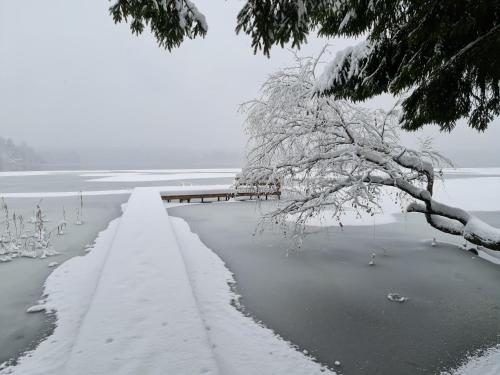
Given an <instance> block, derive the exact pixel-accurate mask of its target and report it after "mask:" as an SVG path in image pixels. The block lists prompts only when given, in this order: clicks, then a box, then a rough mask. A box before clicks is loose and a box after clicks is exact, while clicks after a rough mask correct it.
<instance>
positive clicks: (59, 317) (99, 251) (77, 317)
mask: <svg viewBox="0 0 500 375" xmlns="http://www.w3.org/2000/svg"><path fill="white" fill-rule="evenodd" d="M125 206H126V205H125V204H124V205H122V212H123V211H124V210H125ZM120 220H121V216H120V217H118V218H116V219H113V220H111V221H110V222H109V224H108V226H107V228H106V229H104V230H103V231H101V232H99V233H98V235H97V237H96V240H95V245H94V247H93V248H92V250H91V251H88V252H87V253H86V254H83V255H80V256H75V257H73V258H71V259H68V260H67V261H66V262H64V263H63V264H62V265H60V266H59V267H58V268H56V269H55V270H54V271H53V272H52V273H51V274H50V275H49V276H48V278H47V279H46V281H45V283H44V288H43V294H42V299H41V300H40V301H39V302H40V303H42V304H43V305H44V306H45V309H46V311H47V313H50V314H55V317H56V326H55V328H54V331H53V332H52V334H50V335H49V336H47V337H46V338H45V339H43V340H42V341H41V342H40V343H39V344H38V346H37V347H36V348H35V349H33V350H31V351H28V352H26V353H24V354H23V355H22V356H21V357H20V358H19V359H18V361H17V364H16V365H14V366H6V363H4V364H1V365H0V375H4V374H5V375H6V374H9V375H15V374H20V375H35V374H37V375H38V374H40V375H41V374H51V373H57V371H59V370H60V369H61V368H63V367H64V366H65V364H66V361H67V360H68V356H69V354H70V352H71V349H72V345H73V339H74V337H76V336H77V334H78V329H79V327H80V325H81V323H82V321H83V319H84V317H85V314H86V311H87V310H86V309H87V307H88V306H89V305H90V301H91V299H92V298H93V295H94V291H95V289H96V287H97V283H98V281H99V276H100V273H101V270H102V268H103V267H104V264H105V260H106V257H107V254H108V252H109V251H110V248H111V244H112V242H113V239H114V237H115V235H116V231H117V228H118V226H119V223H120ZM2 366H3V367H2Z"/></svg>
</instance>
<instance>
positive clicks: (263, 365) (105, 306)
mask: <svg viewBox="0 0 500 375" xmlns="http://www.w3.org/2000/svg"><path fill="white" fill-rule="evenodd" d="M171 220H172V219H170V218H169V216H168V214H167V212H166V210H165V208H164V206H163V204H162V201H161V200H160V197H159V194H158V190H157V189H149V188H137V189H135V190H134V193H133V194H132V196H131V198H130V199H129V202H128V203H127V206H126V209H125V211H124V214H123V216H122V217H121V218H118V219H116V220H113V221H112V222H111V223H110V225H109V227H108V228H107V229H106V230H105V231H103V232H101V234H100V235H99V237H98V239H97V241H96V244H95V247H94V249H93V250H91V251H90V252H89V254H88V255H86V256H83V257H75V258H73V259H71V260H69V261H67V262H66V263H64V264H62V265H61V266H59V267H58V268H56V269H55V271H54V272H53V273H52V274H51V275H50V276H49V278H48V279H47V281H46V283H45V294H46V296H45V298H43V299H42V300H40V301H39V305H40V306H43V308H44V309H46V310H47V311H51V312H55V314H56V316H57V326H56V328H55V331H54V333H53V334H52V335H51V336H50V337H48V338H47V339H46V340H45V341H43V342H42V343H41V344H40V345H39V346H38V347H37V348H36V349H35V350H34V351H33V352H31V353H29V354H28V355H26V356H24V357H22V358H21V359H20V360H19V363H18V364H17V365H16V366H15V367H10V368H6V369H3V370H0V374H2V375H4V374H19V375H35V374H51V375H63V374H64V375H67V374H72V375H79V374H82V375H83V374H85V375H89V374H96V375H97V374H99V375H102V374H120V375H122V374H131V375H132V374H134V375H135V374H148V375H155V374H176V375H177V374H179V375H183V374H186V375H191V374H214V375H215V374H220V375H238V374H241V375H247V374H248V375H253V374H260V375H266V374H269V375H275V374H297V375H298V374H320V373H321V374H323V373H329V371H328V370H327V369H325V368H323V367H322V366H321V365H319V364H318V363H316V362H314V361H312V360H311V359H310V358H308V357H306V356H305V355H304V354H303V353H300V352H298V351H297V350H295V348H293V346H292V345H291V344H289V343H287V342H285V341H283V340H281V339H280V338H279V337H277V336H276V335H274V334H273V332H272V331H270V330H269V329H267V328H264V327H262V326H261V325H259V324H257V323H255V322H254V321H253V320H251V319H250V318H248V317H245V316H244V315H243V314H242V313H241V312H239V311H238V310H236V308H235V307H233V306H231V304H230V303H231V301H232V300H233V299H234V298H235V296H234V295H233V294H232V292H231V290H230V288H229V286H228V284H227V283H228V282H231V281H233V280H232V277H231V274H230V273H229V271H228V270H227V269H226V268H225V267H224V264H223V263H222V261H221V260H220V259H219V258H218V257H217V256H216V255H215V254H213V253H212V252H211V251H210V250H209V249H207V248H206V247H205V246H204V245H203V244H202V243H201V241H200V240H199V239H198V237H197V236H195V235H194V234H192V233H191V232H190V231H189V228H188V226H187V224H185V223H184V222H182V221H181V220H180V219H174V220H173V222H172V221H171Z"/></svg>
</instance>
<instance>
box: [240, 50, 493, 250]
mask: <svg viewBox="0 0 500 375" xmlns="http://www.w3.org/2000/svg"><path fill="white" fill-rule="evenodd" d="M316 62H317V59H314V58H301V57H298V56H296V60H295V65H293V66H291V67H288V68H285V69H281V70H279V71H277V72H276V73H274V74H272V75H271V76H270V77H269V78H268V79H267V80H266V81H265V83H264V84H263V86H262V87H261V94H260V96H259V97H258V98H257V99H255V100H252V101H250V102H247V103H245V104H244V105H243V106H242V109H243V111H244V113H245V114H246V129H247V132H248V133H249V136H250V139H249V143H248V146H247V165H246V167H245V168H244V170H243V174H242V177H241V178H242V179H244V180H246V181H247V182H248V183H262V182H267V181H280V183H281V186H282V193H283V197H284V198H285V199H284V200H283V202H282V204H281V205H279V206H278V208H277V209H276V210H275V211H273V212H271V213H270V214H268V215H267V217H266V218H265V219H270V220H271V222H273V223H276V222H281V223H285V222H286V221H287V219H288V218H290V216H292V217H293V218H295V219H296V227H295V234H296V235H297V236H299V237H300V236H301V234H302V233H303V229H304V226H305V225H306V224H307V221H308V219H309V218H310V217H311V216H314V215H317V214H319V213H320V211H322V210H323V209H325V208H328V209H329V210H331V212H333V217H335V218H337V219H338V221H339V223H340V224H341V220H342V216H343V215H344V214H345V213H346V211H347V210H351V211H352V210H353V211H354V212H356V213H357V214H360V215H361V214H363V213H368V214H371V215H373V214H374V212H375V210H378V209H381V207H380V202H381V199H382V195H383V194H385V193H387V191H388V190H392V191H396V193H395V195H396V196H395V199H396V200H399V201H400V203H401V204H402V205H403V204H405V205H406V203H410V202H413V203H412V204H410V206H409V207H408V211H409V212H420V213H423V214H425V217H426V219H427V221H428V223H429V224H430V225H432V226H433V227H434V228H436V229H439V230H442V231H445V232H447V233H451V234H457V235H462V236H464V237H465V238H467V239H468V240H469V241H471V242H473V243H477V244H480V245H483V246H486V247H489V248H492V249H497V248H498V249H500V231H499V230H498V229H496V228H493V227H490V226H488V225H487V224H485V223H482V222H481V221H480V220H479V219H477V218H475V217H474V216H472V215H471V214H469V213H468V212H466V211H464V210H461V209H459V208H455V207H451V206H447V205H444V204H442V203H440V202H437V201H435V200H434V199H433V197H432V194H433V184H434V180H435V175H434V170H435V169H436V168H440V167H441V166H444V165H449V160H448V159H446V158H445V157H443V156H441V155H440V154H439V153H438V152H437V151H435V150H434V149H433V148H432V145H431V142H430V141H429V140H425V141H424V142H423V143H422V146H421V148H420V149H419V150H412V149H408V148H406V147H404V146H402V145H401V143H400V142H399V138H398V131H399V124H398V115H399V113H398V110H397V109H396V108H394V109H392V110H391V111H388V112H385V111H382V110H371V109H367V108H363V107H360V106H356V105H353V104H352V103H350V102H348V101H345V100H334V99H332V98H331V97H329V96H322V95H316V94H315V93H316V90H317V86H316V81H315V77H314V69H315V66H316ZM388 186H390V187H392V189H388V188H387V187H388ZM417 202H420V203H417ZM481 223H482V224H481Z"/></svg>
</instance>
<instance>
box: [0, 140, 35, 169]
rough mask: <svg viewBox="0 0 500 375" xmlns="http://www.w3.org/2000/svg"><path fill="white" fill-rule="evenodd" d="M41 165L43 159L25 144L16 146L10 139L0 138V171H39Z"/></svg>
mask: <svg viewBox="0 0 500 375" xmlns="http://www.w3.org/2000/svg"><path fill="white" fill-rule="evenodd" d="M43 164H44V161H43V158H42V157H41V156H40V155H39V154H38V153H37V152H36V151H35V150H33V149H32V148H31V147H29V146H28V145H27V144H26V143H24V142H23V143H21V144H18V145H16V144H15V143H14V142H13V141H12V140H11V139H5V138H2V137H0V170H1V171H22V170H34V169H40V168H41V167H42V165H43Z"/></svg>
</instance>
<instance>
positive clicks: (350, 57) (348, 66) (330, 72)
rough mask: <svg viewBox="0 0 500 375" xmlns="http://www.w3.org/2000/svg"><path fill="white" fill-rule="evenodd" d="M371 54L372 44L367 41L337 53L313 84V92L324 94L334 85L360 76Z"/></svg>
mask: <svg viewBox="0 0 500 375" xmlns="http://www.w3.org/2000/svg"><path fill="white" fill-rule="evenodd" d="M371 52H372V44H371V43H370V42H368V41H367V40H365V41H362V42H360V43H358V44H356V45H354V46H349V47H347V48H345V49H343V50H341V51H339V52H337V54H336V55H335V58H334V59H333V60H332V61H331V62H330V63H329V64H328V65H327V66H326V67H325V69H324V71H323V73H322V74H321V75H320V77H319V78H318V80H317V82H316V83H315V87H314V89H315V91H317V92H319V93H324V92H326V91H328V90H330V89H331V88H332V87H333V86H334V85H336V84H341V83H343V82H345V81H346V80H348V79H351V78H352V77H354V76H358V75H360V72H361V70H362V69H363V62H364V61H365V59H366V57H367V56H368V55H369V54H370V53H371Z"/></svg>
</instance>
